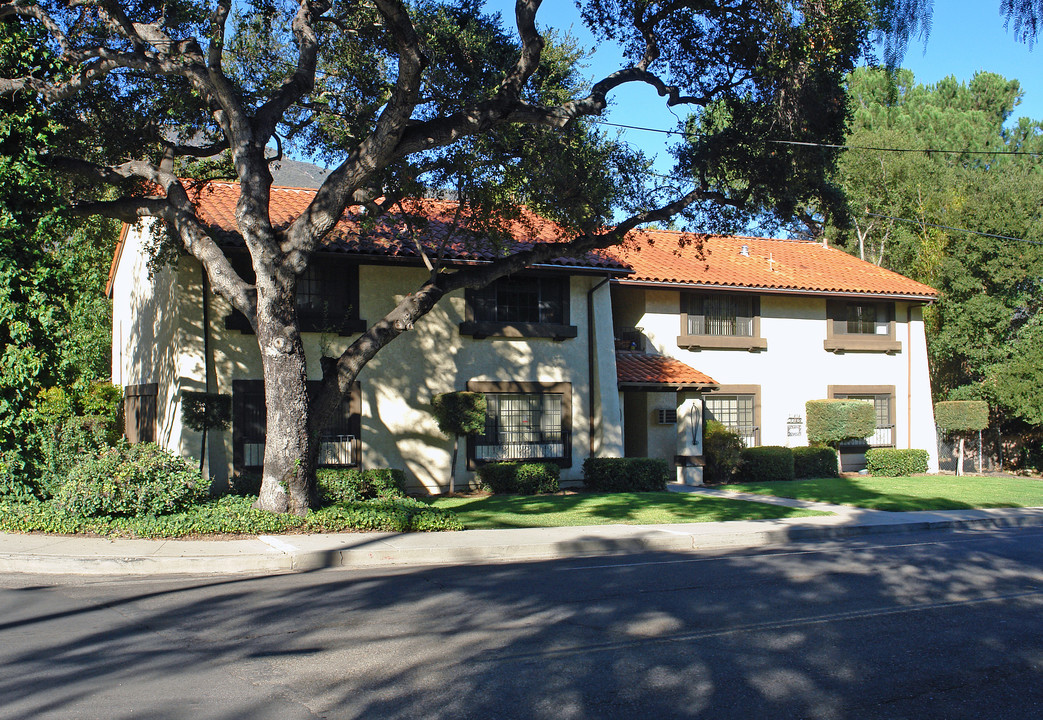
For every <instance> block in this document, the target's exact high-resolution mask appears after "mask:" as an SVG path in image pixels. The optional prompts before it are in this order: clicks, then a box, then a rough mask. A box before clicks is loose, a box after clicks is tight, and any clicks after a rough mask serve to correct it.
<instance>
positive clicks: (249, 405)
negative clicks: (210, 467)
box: [232, 380, 362, 470]
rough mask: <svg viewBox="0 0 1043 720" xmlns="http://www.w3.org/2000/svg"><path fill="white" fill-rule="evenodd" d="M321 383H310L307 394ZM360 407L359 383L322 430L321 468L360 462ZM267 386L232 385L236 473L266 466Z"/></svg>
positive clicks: (241, 382) (238, 382)
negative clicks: (265, 398) (265, 389)
mask: <svg viewBox="0 0 1043 720" xmlns="http://www.w3.org/2000/svg"><path fill="white" fill-rule="evenodd" d="M321 385H322V383H321V382H319V381H309V382H308V393H309V395H313V394H314V393H316V392H318V390H319V388H320V387H321ZM361 406H362V392H361V387H360V385H359V383H357V382H356V383H354V384H353V385H352V387H351V391H350V392H349V393H348V395H347V396H346V397H345V398H344V400H343V402H341V404H340V408H339V410H338V413H337V415H336V417H334V418H333V420H332V421H331V422H330V424H329V425H328V426H327V427H326V429H325V430H323V433H322V435H321V437H320V439H319V459H318V465H319V467H354V466H358V465H359V463H360V461H361V453H360V450H361V443H360V441H359V435H360V431H361V425H362V421H361ZM266 426H267V420H266V410H265V402H264V382H263V381H261V380H235V381H233V382H232V461H233V465H234V466H235V467H236V469H240V470H249V469H258V468H260V467H262V466H263V465H264V443H265V435H266Z"/></svg>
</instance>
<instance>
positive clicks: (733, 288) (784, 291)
mask: <svg viewBox="0 0 1043 720" xmlns="http://www.w3.org/2000/svg"><path fill="white" fill-rule="evenodd" d="M613 282H615V283H618V284H619V285H634V286H643V287H659V288H664V287H669V288H690V289H696V290H724V291H727V292H744V293H757V294H759V295H816V296H819V297H855V298H886V299H890V300H909V301H911V302H920V303H925V304H930V303H933V302H935V301H937V299H938V298H937V297H931V296H929V295H907V294H896V293H883V292H878V293H872V292H845V291H841V290H813V289H800V288H772V287H762V286H751V285H715V284H712V283H691V282H669V281H658V280H613Z"/></svg>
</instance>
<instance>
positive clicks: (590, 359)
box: [587, 274, 611, 457]
mask: <svg viewBox="0 0 1043 720" xmlns="http://www.w3.org/2000/svg"><path fill="white" fill-rule="evenodd" d="M610 279H611V276H610V275H607V274H606V275H605V277H604V278H603V279H602V280H601V282H599V283H598V284H597V285H595V286H594V287H592V288H590V290H587V386H588V387H589V388H590V389H589V390H588V392H587V423H588V428H587V442H588V444H589V448H588V456H589V457H594V293H596V292H597V291H598V290H600V289H601V288H602V287H604V286H605V285H606V284H608V281H609V280H610Z"/></svg>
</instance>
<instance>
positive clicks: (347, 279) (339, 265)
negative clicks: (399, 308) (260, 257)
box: [225, 253, 366, 335]
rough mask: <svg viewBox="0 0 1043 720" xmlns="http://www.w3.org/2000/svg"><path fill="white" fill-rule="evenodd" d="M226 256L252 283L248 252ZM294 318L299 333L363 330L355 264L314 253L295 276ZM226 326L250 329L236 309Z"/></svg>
mask: <svg viewBox="0 0 1043 720" xmlns="http://www.w3.org/2000/svg"><path fill="white" fill-rule="evenodd" d="M229 259H230V261H231V263H232V267H234V268H235V270H236V272H238V273H239V274H240V275H241V276H242V277H243V279H244V280H246V281H247V282H250V283H252V282H254V272H253V266H252V265H251V263H250V257H249V256H248V255H246V254H245V253H236V254H233V255H231V257H230V258H229ZM297 319H298V321H299V322H300V328H301V332H327V333H333V334H340V335H352V334H354V333H358V332H362V331H363V330H365V329H366V321H365V320H360V319H359V267H358V265H357V264H355V263H352V262H347V261H346V260H345V259H344V258H341V257H337V256H335V255H334V256H330V255H314V256H313V257H312V259H311V262H310V263H309V265H308V268H307V269H306V270H305V271H304V274H303V275H301V277H300V278H298V279H297ZM225 327H227V328H230V329H234V330H241V331H242V332H253V330H252V329H251V328H250V323H249V322H247V320H246V318H245V317H243V315H242V313H240V312H239V311H237V310H233V311H232V313H231V314H230V315H228V316H227V317H226V318H225Z"/></svg>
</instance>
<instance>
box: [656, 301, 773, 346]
mask: <svg viewBox="0 0 1043 720" xmlns="http://www.w3.org/2000/svg"><path fill="white" fill-rule="evenodd" d="M760 313H761V309H760V297H758V296H757V295H751V294H747V293H721V292H707V293H682V294H681V334H680V335H678V337H677V346H678V347H680V348H687V349H689V350H704V349H705V350H712V349H719V350H750V351H758V350H765V349H767V347H768V345H767V343H766V342H765V341H764V339H763V338H762V337H761V336H760Z"/></svg>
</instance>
